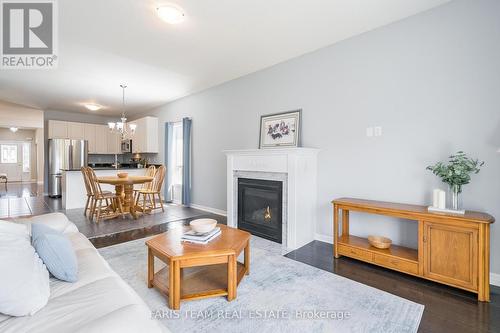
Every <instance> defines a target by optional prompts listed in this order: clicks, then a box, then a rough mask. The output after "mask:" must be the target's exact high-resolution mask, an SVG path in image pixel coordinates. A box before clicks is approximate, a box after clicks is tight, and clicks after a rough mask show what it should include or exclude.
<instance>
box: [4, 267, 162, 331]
mask: <svg viewBox="0 0 500 333" xmlns="http://www.w3.org/2000/svg"><path fill="white" fill-rule="evenodd" d="M131 305H134V306H136V307H138V308H140V309H141V310H137V311H133V312H130V311H124V309H126V308H127V307H129V306H131ZM120 314H121V315H120ZM109 316H110V317H109ZM108 318H109V319H108ZM111 320H112V321H114V325H111V323H110V321H111ZM131 321H135V324H134V325H133V326H132V327H129V326H128V325H127V324H125V325H124V323H128V322H131ZM101 323H103V325H104V326H102V329H101V325H100V324H101ZM140 325H142V327H143V330H141V331H140V332H148V333H149V332H152V333H153V332H161V331H162V329H161V327H160V326H159V323H158V322H156V321H155V320H151V315H150V313H149V311H148V308H147V307H146V306H145V305H144V303H143V302H142V300H141V299H140V298H139V297H138V296H137V294H136V293H135V292H134V291H133V290H131V289H130V287H128V285H126V283H125V282H124V281H123V280H122V279H121V278H120V277H118V276H110V277H107V278H104V279H101V280H97V281H95V282H92V283H90V284H87V285H85V286H82V287H80V288H78V289H76V290H73V291H72V292H69V293H66V294H64V295H62V296H59V297H55V298H51V300H50V302H49V303H48V304H47V306H46V307H45V308H43V309H42V310H41V311H40V312H38V313H37V314H36V315H35V316H32V317H22V318H15V320H13V321H10V320H7V321H4V322H0V332H2V333H22V332H30V333H31V332H37V333H45V332H46V333H53V332H107V333H108V332H120V333H124V332H138V331H137V330H134V329H133V328H134V327H135V328H136V327H140ZM89 328H92V330H90V329H89ZM87 329H88V330H87Z"/></svg>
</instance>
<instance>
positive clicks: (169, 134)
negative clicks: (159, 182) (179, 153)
mask: <svg viewBox="0 0 500 333" xmlns="http://www.w3.org/2000/svg"><path fill="white" fill-rule="evenodd" d="M173 133H174V124H173V123H168V122H167V123H165V166H166V167H167V174H166V177H165V184H164V185H165V186H164V189H165V193H164V196H165V201H166V202H172V201H173V198H174V193H173V187H172V179H173V171H174V170H173V165H172V161H173V151H174V149H173V145H174V140H173V138H174V137H173Z"/></svg>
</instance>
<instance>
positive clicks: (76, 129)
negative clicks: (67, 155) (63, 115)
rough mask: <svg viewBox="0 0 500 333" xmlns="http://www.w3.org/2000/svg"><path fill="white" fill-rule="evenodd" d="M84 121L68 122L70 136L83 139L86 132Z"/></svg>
mask: <svg viewBox="0 0 500 333" xmlns="http://www.w3.org/2000/svg"><path fill="white" fill-rule="evenodd" d="M84 125H85V124H84V123H73V122H68V138H70V139H75V140H83V139H84V137H85V134H84Z"/></svg>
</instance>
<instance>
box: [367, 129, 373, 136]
mask: <svg viewBox="0 0 500 333" xmlns="http://www.w3.org/2000/svg"><path fill="white" fill-rule="evenodd" d="M366 136H368V137H372V136H373V127H367V128H366Z"/></svg>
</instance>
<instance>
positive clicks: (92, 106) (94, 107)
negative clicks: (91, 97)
mask: <svg viewBox="0 0 500 333" xmlns="http://www.w3.org/2000/svg"><path fill="white" fill-rule="evenodd" d="M84 106H85V107H86V108H87V109H89V110H90V111H98V110H100V109H102V105H99V104H94V103H86V104H84Z"/></svg>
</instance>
